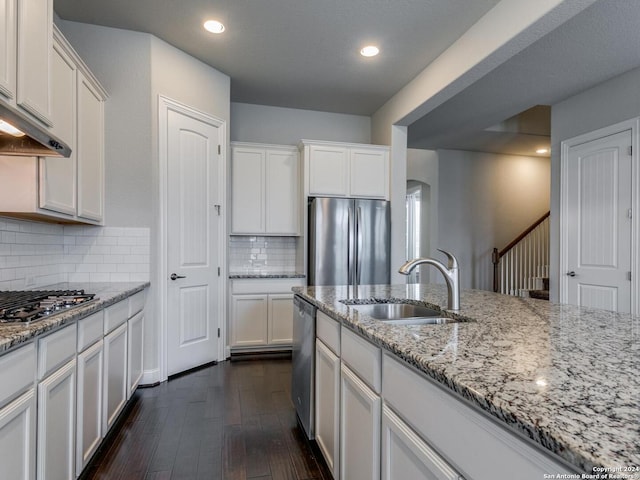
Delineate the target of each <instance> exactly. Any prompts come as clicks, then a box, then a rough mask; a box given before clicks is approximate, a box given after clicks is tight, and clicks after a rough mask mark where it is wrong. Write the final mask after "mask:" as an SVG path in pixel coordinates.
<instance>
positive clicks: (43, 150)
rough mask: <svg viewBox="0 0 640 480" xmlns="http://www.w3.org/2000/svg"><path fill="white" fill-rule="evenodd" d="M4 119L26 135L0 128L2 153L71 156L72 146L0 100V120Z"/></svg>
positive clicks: (0, 153) (0, 151)
mask: <svg viewBox="0 0 640 480" xmlns="http://www.w3.org/2000/svg"><path fill="white" fill-rule="evenodd" d="M1 121H4V122H6V123H8V124H9V125H10V126H13V127H15V128H16V129H17V130H19V131H20V132H22V133H24V135H20V136H16V135H12V134H10V133H6V132H4V131H2V130H1V129H0V155H19V156H23V157H24V156H31V157H33V156H43V157H69V156H70V155H71V148H69V146H68V145H67V144H66V143H64V142H63V141H62V140H60V139H58V138H56V137H55V136H53V135H51V133H49V132H48V131H47V130H46V129H45V128H43V127H41V126H39V125H37V124H36V123H35V121H32V120H29V119H28V118H27V117H26V116H25V115H24V114H22V113H20V112H19V111H17V110H16V109H14V108H12V107H10V106H8V105H7V104H5V103H4V102H2V101H0V122H1Z"/></svg>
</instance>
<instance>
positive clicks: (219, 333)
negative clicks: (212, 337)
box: [218, 329, 220, 338]
mask: <svg viewBox="0 0 640 480" xmlns="http://www.w3.org/2000/svg"><path fill="white" fill-rule="evenodd" d="M218 338H220V329H218Z"/></svg>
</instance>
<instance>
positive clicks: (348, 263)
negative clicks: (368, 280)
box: [347, 209, 353, 285]
mask: <svg viewBox="0 0 640 480" xmlns="http://www.w3.org/2000/svg"><path fill="white" fill-rule="evenodd" d="M352 215H353V214H352V212H351V209H349V210H348V214H347V232H349V245H348V247H347V284H348V285H351V282H352V280H353V272H352V269H351V250H352V245H353V230H352V227H351V223H352V222H351V217H352Z"/></svg>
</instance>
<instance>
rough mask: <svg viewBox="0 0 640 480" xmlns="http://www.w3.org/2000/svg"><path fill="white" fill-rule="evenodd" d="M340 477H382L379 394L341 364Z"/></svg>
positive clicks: (361, 479)
mask: <svg viewBox="0 0 640 480" xmlns="http://www.w3.org/2000/svg"><path fill="white" fill-rule="evenodd" d="M341 378H342V381H341V385H340V387H341V388H340V391H341V393H340V397H341V401H340V410H341V414H342V422H341V425H340V460H341V461H340V478H342V479H345V480H347V479H348V480H379V479H380V413H381V399H380V396H379V395H377V394H376V393H374V392H373V390H371V389H370V388H369V387H368V386H367V385H366V384H365V383H364V382H363V381H362V380H360V379H359V378H358V377H357V376H356V374H355V373H353V372H352V371H351V370H350V369H349V367H347V366H346V365H344V364H342V367H341Z"/></svg>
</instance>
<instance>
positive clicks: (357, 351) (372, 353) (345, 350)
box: [341, 328, 382, 393]
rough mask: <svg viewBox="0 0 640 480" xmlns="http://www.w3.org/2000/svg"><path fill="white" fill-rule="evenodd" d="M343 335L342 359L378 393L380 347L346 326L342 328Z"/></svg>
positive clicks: (379, 384)
mask: <svg viewBox="0 0 640 480" xmlns="http://www.w3.org/2000/svg"><path fill="white" fill-rule="evenodd" d="M341 335H342V339H341V340H342V341H341V352H342V361H343V362H344V363H346V364H347V365H349V367H350V368H351V370H353V371H354V372H355V373H356V374H357V375H358V376H359V377H360V378H361V379H362V380H363V381H364V382H365V383H367V384H368V385H369V387H371V388H372V389H373V390H374V391H375V392H376V393H380V387H381V383H382V382H381V379H380V372H381V358H380V357H381V352H380V348H379V347H376V346H375V345H374V344H372V343H370V342H368V341H367V340H365V339H364V338H362V337H360V336H359V335H357V334H356V333H354V332H352V331H351V330H347V329H346V328H343V329H342V332H341Z"/></svg>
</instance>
